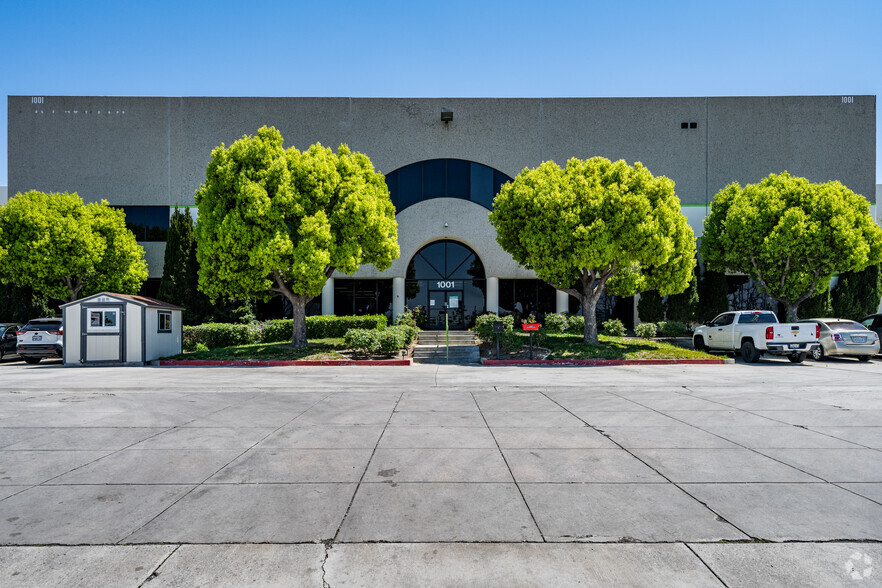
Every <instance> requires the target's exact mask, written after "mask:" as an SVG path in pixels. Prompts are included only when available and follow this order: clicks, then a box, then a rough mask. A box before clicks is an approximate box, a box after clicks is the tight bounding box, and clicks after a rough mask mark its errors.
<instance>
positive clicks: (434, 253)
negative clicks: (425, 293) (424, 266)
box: [416, 241, 447, 278]
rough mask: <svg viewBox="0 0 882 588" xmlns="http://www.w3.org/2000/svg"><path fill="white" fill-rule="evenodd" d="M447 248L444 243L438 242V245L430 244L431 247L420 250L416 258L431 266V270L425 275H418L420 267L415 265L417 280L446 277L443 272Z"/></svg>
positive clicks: (444, 271)
mask: <svg viewBox="0 0 882 588" xmlns="http://www.w3.org/2000/svg"><path fill="white" fill-rule="evenodd" d="M446 253H447V247H446V243H445V242H444V241H440V242H438V243H432V244H431V245H429V246H427V247H424V248H423V249H422V250H420V252H419V254H417V255H416V257H418V258H419V257H422V258H423V260H424V261H426V262H428V263H429V264H431V267H432V268H433V269H432V270H426V271H427V273H426V274H422V273H420V266H419V265H417V268H416V269H417V275H416V277H418V278H432V277H439V278H445V277H447V274H446V270H445V259H446ZM429 271H434V274H433V273H428V272H429Z"/></svg>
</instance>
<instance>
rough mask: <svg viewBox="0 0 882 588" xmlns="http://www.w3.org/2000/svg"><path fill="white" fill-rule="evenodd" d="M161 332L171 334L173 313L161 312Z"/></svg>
mask: <svg viewBox="0 0 882 588" xmlns="http://www.w3.org/2000/svg"><path fill="white" fill-rule="evenodd" d="M159 332H160V333H171V312H168V311H164V310H160V311H159Z"/></svg>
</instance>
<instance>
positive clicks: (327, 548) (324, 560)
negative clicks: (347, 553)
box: [322, 542, 333, 588]
mask: <svg viewBox="0 0 882 588" xmlns="http://www.w3.org/2000/svg"><path fill="white" fill-rule="evenodd" d="M328 543H329V542H323V543H322V545H324V547H325V556H324V557H323V558H322V588H331V585H330V584H328V580H327V579H326V577H327V573H328V570H326V569H325V564H327V563H328V557H330V555H331V554H330V551H331V547H333V545H329V544H328Z"/></svg>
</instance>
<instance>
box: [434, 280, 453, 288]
mask: <svg viewBox="0 0 882 588" xmlns="http://www.w3.org/2000/svg"><path fill="white" fill-rule="evenodd" d="M436 283H437V284H438V288H439V289H441V290H444V289H449V288H456V282H454V281H453V280H449V281H441V282H436Z"/></svg>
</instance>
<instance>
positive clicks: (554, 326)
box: [543, 312, 569, 333]
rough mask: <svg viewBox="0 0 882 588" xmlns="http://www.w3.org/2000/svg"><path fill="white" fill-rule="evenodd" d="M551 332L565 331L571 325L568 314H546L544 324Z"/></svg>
mask: <svg viewBox="0 0 882 588" xmlns="http://www.w3.org/2000/svg"><path fill="white" fill-rule="evenodd" d="M543 326H544V327H545V328H546V329H547V330H548V332H550V333H564V332H566V330H567V327H569V322H568V321H567V315H565V314H557V313H555V312H549V313H546V314H545V324H544V325H543Z"/></svg>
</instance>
